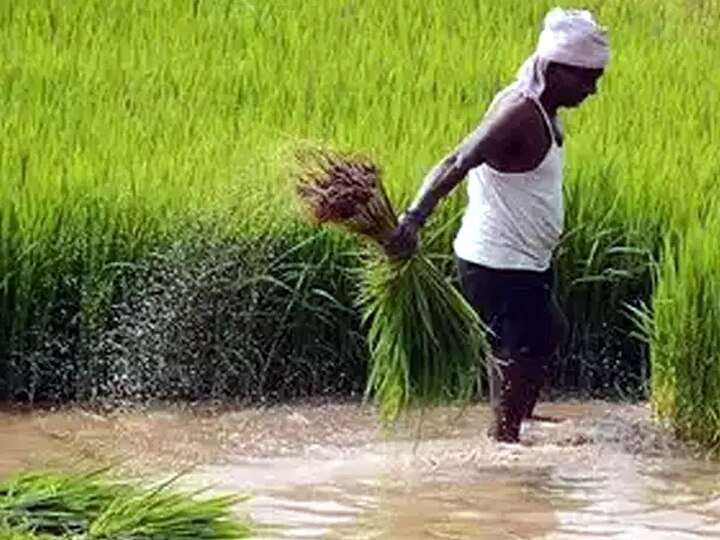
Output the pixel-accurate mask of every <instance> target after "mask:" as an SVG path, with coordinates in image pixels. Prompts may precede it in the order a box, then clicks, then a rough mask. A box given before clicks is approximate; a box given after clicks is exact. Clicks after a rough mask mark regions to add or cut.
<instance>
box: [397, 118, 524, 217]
mask: <svg viewBox="0 0 720 540" xmlns="http://www.w3.org/2000/svg"><path fill="white" fill-rule="evenodd" d="M518 110H519V109H518V108H517V107H513V106H510V107H508V108H507V109H506V110H505V111H504V112H502V113H500V114H499V115H498V116H497V117H496V118H495V119H493V120H492V121H485V122H482V123H481V124H480V125H479V126H478V127H477V128H476V129H475V130H474V131H472V132H471V133H470V134H469V135H468V136H467V137H465V139H464V140H463V141H462V142H461V143H460V144H459V145H458V146H457V147H455V148H454V149H453V151H452V152H451V153H450V154H448V155H447V156H446V157H444V158H443V160H442V161H440V163H438V164H437V165H436V166H435V167H433V168H432V169H431V170H430V172H429V173H428V174H427V176H426V177H425V178H424V179H423V181H422V184H421V186H420V189H419V190H418V193H417V195H416V196H415V199H414V200H413V202H412V204H411V205H410V207H409V209H408V212H407V213H408V214H409V215H410V216H412V217H413V218H414V219H416V220H417V221H418V222H419V223H420V224H422V223H424V222H425V220H426V219H427V218H428V216H430V214H431V213H432V212H433V211H434V209H435V207H436V206H437V204H438V203H439V202H440V200H441V199H442V198H443V197H445V196H446V195H448V194H449V193H450V192H451V191H452V190H453V189H454V188H455V186H457V185H458V184H459V183H460V182H461V181H462V180H463V179H464V178H465V176H466V175H467V173H468V171H469V170H470V169H472V168H474V167H477V166H479V165H481V164H482V163H484V162H486V161H494V160H495V159H497V157H498V156H499V155H502V153H503V152H505V150H506V148H507V147H508V145H509V144H510V143H511V142H512V140H513V138H514V137H515V134H514V131H515V130H514V129H513V124H514V123H515V117H516V116H517V115H518V112H517V111H518Z"/></svg>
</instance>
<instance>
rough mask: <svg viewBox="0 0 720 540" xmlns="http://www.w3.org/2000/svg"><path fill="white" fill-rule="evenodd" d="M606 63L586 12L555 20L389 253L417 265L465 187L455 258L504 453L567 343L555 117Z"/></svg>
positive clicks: (437, 177)
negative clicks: (430, 227)
mask: <svg viewBox="0 0 720 540" xmlns="http://www.w3.org/2000/svg"><path fill="white" fill-rule="evenodd" d="M608 60H609V44H608V37H607V33H606V31H605V29H604V28H602V27H600V26H598V24H597V23H596V22H595V20H594V18H593V16H592V15H591V14H590V13H589V12H587V11H584V10H564V9H560V8H555V9H552V10H550V11H549V12H548V13H547V15H546V17H545V20H544V27H543V29H542V32H541V33H540V37H539V40H538V43H537V48H536V50H535V51H534V53H533V54H532V55H531V56H530V58H528V59H527V60H526V61H525V63H524V64H523V65H522V67H521V68H520V70H519V72H518V74H517V79H516V80H515V81H514V82H513V83H512V84H511V85H510V86H508V87H506V88H505V89H503V90H502V91H501V92H500V93H499V94H498V95H497V96H496V97H495V99H494V100H493V101H492V103H491V104H490V107H489V110H488V111H487V113H486V115H485V118H484V119H483V121H482V122H481V123H480V125H479V126H478V127H477V128H476V129H475V131H473V132H472V133H471V134H470V135H469V136H468V137H466V138H465V140H463V141H462V142H461V143H460V144H459V145H458V146H457V147H456V148H455V149H454V151H453V152H452V153H451V154H449V155H448V156H447V157H446V158H445V159H443V160H442V161H441V162H440V163H439V164H438V165H437V166H435V167H434V168H433V169H432V170H431V171H430V173H429V174H428V175H427V177H426V178H425V179H424V181H423V182H422V186H421V188H420V190H419V192H418V194H417V196H416V198H415V199H414V201H413V202H412V204H411V205H410V207H409V209H408V210H407V212H406V213H405V214H403V216H402V217H401V219H400V223H399V225H398V227H397V228H396V230H395V231H394V233H393V235H392V238H391V240H390V241H389V243H388V250H389V252H390V254H391V255H393V256H396V257H401V258H402V257H405V256H409V255H410V254H412V253H413V251H414V250H415V248H416V246H417V242H418V233H419V230H420V228H421V227H422V226H423V224H424V223H425V221H426V220H427V219H428V217H429V216H430V214H431V213H432V212H433V210H434V209H435V207H436V206H437V205H438V203H439V202H440V200H441V199H442V198H443V197H445V196H446V195H448V194H449V193H450V192H451V191H452V190H453V189H454V188H455V186H456V185H458V184H459V183H460V182H461V181H462V180H463V179H464V178H465V177H466V176H467V177H468V186H467V194H468V204H467V207H466V209H465V212H464V216H463V221H462V225H461V227H460V230H459V231H458V233H457V235H456V237H455V241H454V245H453V248H454V252H455V258H456V261H457V267H458V272H459V276H460V282H461V285H462V288H463V291H464V294H465V295H466V298H467V299H468V301H469V302H470V303H471V304H472V305H473V306H474V308H475V309H476V310H478V313H479V314H480V316H481V318H482V319H483V321H484V322H485V323H486V324H487V325H488V327H489V328H490V329H491V335H490V336H489V339H490V343H491V345H492V350H493V357H494V361H493V362H492V366H491V374H490V376H489V383H490V384H489V386H490V398H491V403H492V409H493V422H492V425H491V427H490V431H489V434H490V436H491V437H493V438H494V439H496V440H498V441H502V442H517V441H518V439H519V434H520V426H521V422H522V420H523V419H525V418H531V417H532V411H533V408H534V406H535V402H536V401H537V398H538V395H539V392H540V390H541V387H542V385H543V383H544V379H545V377H546V374H547V372H548V370H549V365H550V359H551V357H552V355H553V354H554V353H555V351H556V349H557V347H558V346H559V345H560V343H561V341H562V339H564V337H561V336H564V334H565V332H566V324H567V323H566V321H565V319H564V317H563V316H562V314H561V312H560V310H559V308H558V306H557V302H556V301H555V299H554V292H553V288H554V278H553V269H552V264H551V263H552V256H553V252H554V249H555V248H556V246H557V244H558V242H559V240H560V237H561V234H562V230H563V219H564V211H563V197H562V180H563V151H562V148H563V133H562V130H561V128H560V125H559V123H558V119H557V116H556V115H557V112H558V109H560V108H561V107H567V108H574V107H578V106H579V105H580V104H581V103H582V102H583V101H585V99H586V98H588V97H589V96H591V95H592V94H594V93H595V92H596V85H597V82H598V80H599V78H600V77H601V76H602V74H603V71H604V68H605V66H606V65H607V62H608Z"/></svg>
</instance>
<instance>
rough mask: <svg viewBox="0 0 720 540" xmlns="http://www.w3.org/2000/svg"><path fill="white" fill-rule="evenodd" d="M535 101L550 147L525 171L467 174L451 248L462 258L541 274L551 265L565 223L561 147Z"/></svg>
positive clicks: (481, 168) (485, 169)
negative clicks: (463, 206)
mask: <svg viewBox="0 0 720 540" xmlns="http://www.w3.org/2000/svg"><path fill="white" fill-rule="evenodd" d="M497 101H499V99H498V98H496V100H495V101H494V102H493V103H496V102H497ZM534 101H535V103H536V104H537V106H538V107H539V108H540V111H541V112H542V114H543V117H544V118H545V121H546V123H547V125H548V128H549V129H550V134H551V138H552V140H551V146H550V148H549V150H548V152H547V154H546V155H545V157H544V159H543V160H542V162H541V163H540V164H539V165H538V166H537V167H536V168H535V169H533V170H531V171H528V172H523V173H504V172H500V171H497V170H495V169H493V168H492V167H490V166H489V165H487V164H482V165H480V166H479V167H476V168H474V169H472V170H470V171H469V172H468V177H467V183H468V185H467V194H468V204H467V207H466V209H465V213H464V215H463V220H462V225H461V227H460V229H459V231H458V233H457V235H456V237H455V241H454V244H453V248H454V250H455V254H456V255H457V256H458V257H460V258H462V259H465V260H467V261H470V262H474V263H476V264H480V265H483V266H487V267H490V268H498V269H515V270H534V271H544V270H547V269H548V268H549V266H550V264H551V260H552V255H553V251H554V250H555V248H556V246H557V244H558V242H559V240H560V236H561V234H562V231H563V221H564V208H563V193H562V182H563V159H562V148H560V146H559V145H558V144H557V141H556V140H555V132H554V130H553V127H552V123H551V122H550V118H549V117H548V115H547V113H546V112H545V109H544V108H543V107H542V105H541V104H540V102H539V101H537V100H534ZM491 108H492V105H491Z"/></svg>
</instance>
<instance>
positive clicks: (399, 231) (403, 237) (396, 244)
mask: <svg viewBox="0 0 720 540" xmlns="http://www.w3.org/2000/svg"><path fill="white" fill-rule="evenodd" d="M421 226H422V223H421V221H420V219H419V217H418V216H416V215H415V214H413V213H412V212H408V213H406V214H403V215H402V216H401V217H400V220H399V222H398V225H397V227H395V230H394V231H393V232H392V234H391V235H390V238H389V239H388V241H387V242H386V243H385V250H386V251H387V253H388V255H389V256H390V257H393V258H398V259H406V258H409V257H410V256H412V254H413V253H415V250H416V249H417V245H418V235H419V231H420V227H421Z"/></svg>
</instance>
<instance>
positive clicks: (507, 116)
mask: <svg viewBox="0 0 720 540" xmlns="http://www.w3.org/2000/svg"><path fill="white" fill-rule="evenodd" d="M484 121H485V122H487V123H488V124H489V125H490V126H492V129H494V130H501V131H503V132H506V133H507V134H508V135H513V134H514V135H518V136H521V135H522V134H523V133H526V132H527V130H534V129H537V127H538V125H539V123H538V115H537V111H536V106H535V104H534V103H533V102H532V100H531V99H529V98H528V97H526V96H525V95H523V94H522V93H520V92H517V91H511V90H508V91H505V92H503V93H500V94H498V95H497V96H496V97H495V99H494V100H493V102H492V103H491V105H490V107H489V108H488V111H487V114H486V116H485V120H484ZM540 127H542V126H540Z"/></svg>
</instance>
